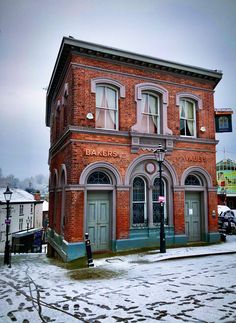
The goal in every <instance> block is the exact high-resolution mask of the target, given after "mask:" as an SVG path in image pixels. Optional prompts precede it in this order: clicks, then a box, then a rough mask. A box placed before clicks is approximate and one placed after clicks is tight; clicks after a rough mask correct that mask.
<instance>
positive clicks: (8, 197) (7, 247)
mask: <svg viewBox="0 0 236 323" xmlns="http://www.w3.org/2000/svg"><path fill="white" fill-rule="evenodd" d="M3 194H4V197H5V200H6V203H7V217H6V220H5V223H6V242H5V251H4V264H5V265H8V266H9V267H10V266H11V264H10V245H9V240H8V235H9V226H10V223H11V220H10V219H9V217H10V201H11V196H12V192H11V191H10V190H9V187H8V186H7V189H6V191H5V192H4V193H3Z"/></svg>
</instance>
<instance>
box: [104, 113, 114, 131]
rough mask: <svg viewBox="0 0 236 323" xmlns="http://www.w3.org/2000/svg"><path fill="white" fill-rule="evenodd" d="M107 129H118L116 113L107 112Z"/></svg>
mask: <svg viewBox="0 0 236 323" xmlns="http://www.w3.org/2000/svg"><path fill="white" fill-rule="evenodd" d="M105 113H106V118H105V120H106V125H105V128H106V129H116V111H113V110H106V112H105Z"/></svg>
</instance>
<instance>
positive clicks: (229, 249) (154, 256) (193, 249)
mask: <svg viewBox="0 0 236 323" xmlns="http://www.w3.org/2000/svg"><path fill="white" fill-rule="evenodd" d="M234 253H236V235H227V238H226V241H225V242H220V243H216V244H210V245H208V244H207V245H202V246H197V245H194V244H191V245H190V246H185V247H179V248H167V249H166V253H160V252H159V250H158V249H157V250H152V251H147V252H143V253H140V254H138V255H137V254H134V255H132V254H131V255H125V256H119V259H122V261H123V262H127V263H128V262H129V261H133V258H137V257H138V256H139V257H142V259H144V258H147V259H149V261H150V262H156V261H164V260H174V259H181V258H182V259H184V258H190V257H206V256H210V255H223V254H234ZM149 256H151V257H149ZM112 261H113V260H112V258H102V259H95V260H94V264H95V266H99V265H101V264H102V263H104V262H112Z"/></svg>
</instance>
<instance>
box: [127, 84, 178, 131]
mask: <svg viewBox="0 0 236 323" xmlns="http://www.w3.org/2000/svg"><path fill="white" fill-rule="evenodd" d="M143 92H150V93H153V94H155V95H157V96H158V97H159V98H160V99H161V100H160V101H161V106H160V129H158V131H157V132H158V133H159V134H164V135H172V133H173V132H172V131H171V130H170V129H169V128H168V126H167V107H168V102H169V93H168V91H167V90H166V89H165V88H164V87H162V86H160V85H158V84H155V83H139V84H136V85H135V101H136V103H137V110H136V113H137V122H136V124H135V125H133V126H132V131H135V132H142V131H141V129H142V127H141V123H142V93H143Z"/></svg>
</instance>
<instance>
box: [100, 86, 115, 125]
mask: <svg viewBox="0 0 236 323" xmlns="http://www.w3.org/2000/svg"><path fill="white" fill-rule="evenodd" d="M96 128H101V129H110V130H118V93H117V90H116V89H115V88H113V87H111V86H108V85H97V86H96Z"/></svg>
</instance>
